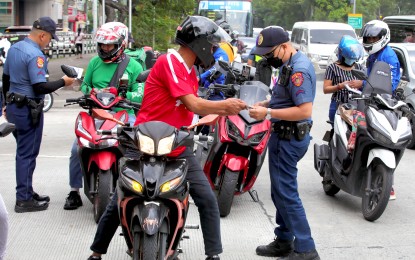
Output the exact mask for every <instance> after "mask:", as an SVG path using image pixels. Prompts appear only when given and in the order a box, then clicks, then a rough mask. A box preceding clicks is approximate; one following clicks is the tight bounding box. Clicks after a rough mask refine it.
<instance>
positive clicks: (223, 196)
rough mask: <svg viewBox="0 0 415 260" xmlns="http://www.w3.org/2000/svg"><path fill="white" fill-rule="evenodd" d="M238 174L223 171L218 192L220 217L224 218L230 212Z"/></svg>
mask: <svg viewBox="0 0 415 260" xmlns="http://www.w3.org/2000/svg"><path fill="white" fill-rule="evenodd" d="M238 178H239V172H233V171H230V170H228V169H226V170H225V172H224V174H223V176H222V181H221V183H220V186H219V191H218V197H217V200H218V206H219V213H220V216H221V217H226V216H228V215H229V213H230V212H231V206H232V202H233V198H234V196H235V188H236V185H237V184H238Z"/></svg>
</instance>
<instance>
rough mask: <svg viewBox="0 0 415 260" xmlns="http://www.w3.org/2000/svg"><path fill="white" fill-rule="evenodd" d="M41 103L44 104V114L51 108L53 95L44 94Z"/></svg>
mask: <svg viewBox="0 0 415 260" xmlns="http://www.w3.org/2000/svg"><path fill="white" fill-rule="evenodd" d="M43 102H44V106H43V113H46V112H48V111H49V110H50V109H51V108H52V106H53V95H52V93H49V94H46V95H45V98H44V99H43Z"/></svg>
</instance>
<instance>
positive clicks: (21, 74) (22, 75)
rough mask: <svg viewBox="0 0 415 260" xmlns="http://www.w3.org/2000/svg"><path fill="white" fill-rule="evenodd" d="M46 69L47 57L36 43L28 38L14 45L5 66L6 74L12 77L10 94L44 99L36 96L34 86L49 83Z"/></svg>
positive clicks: (41, 96)
mask: <svg viewBox="0 0 415 260" xmlns="http://www.w3.org/2000/svg"><path fill="white" fill-rule="evenodd" d="M46 68H47V61H46V58H45V55H44V54H43V53H42V51H41V49H40V46H39V45H38V44H37V43H36V42H34V41H32V40H31V39H29V38H27V37H26V38H25V39H24V40H23V41H20V42H18V43H16V44H14V45H12V47H10V49H9V52H8V53H7V60H6V63H5V64H4V73H5V74H7V75H9V76H10V92H14V93H19V94H22V95H26V96H27V97H29V98H43V97H44V95H36V94H35V92H34V91H33V85H34V84H36V83H41V82H46V81H47V80H46ZM10 72H14V73H12V74H10ZM16 72H17V73H16Z"/></svg>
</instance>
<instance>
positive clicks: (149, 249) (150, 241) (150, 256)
mask: <svg viewBox="0 0 415 260" xmlns="http://www.w3.org/2000/svg"><path fill="white" fill-rule="evenodd" d="M159 234H160V233H157V234H154V235H151V236H149V235H147V234H144V236H143V259H142V260H154V259H163V258H157V255H158V253H159V247H158V237H159V236H158V235H159Z"/></svg>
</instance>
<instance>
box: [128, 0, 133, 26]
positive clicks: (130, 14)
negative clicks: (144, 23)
mask: <svg viewBox="0 0 415 260" xmlns="http://www.w3.org/2000/svg"><path fill="white" fill-rule="evenodd" d="M131 2H132V1H131V0H128V30H129V31H130V32H131V33H132V27H131V23H132V3H131Z"/></svg>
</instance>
